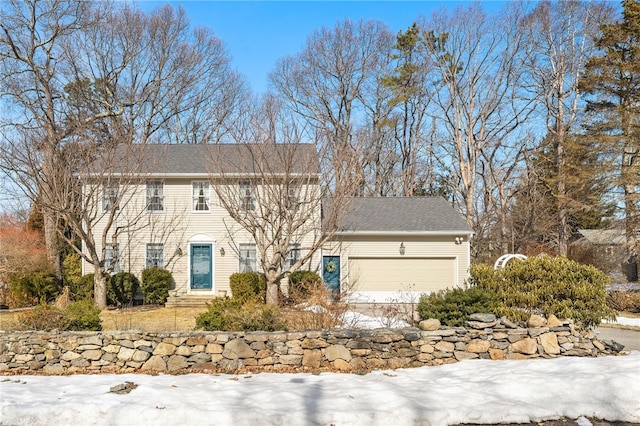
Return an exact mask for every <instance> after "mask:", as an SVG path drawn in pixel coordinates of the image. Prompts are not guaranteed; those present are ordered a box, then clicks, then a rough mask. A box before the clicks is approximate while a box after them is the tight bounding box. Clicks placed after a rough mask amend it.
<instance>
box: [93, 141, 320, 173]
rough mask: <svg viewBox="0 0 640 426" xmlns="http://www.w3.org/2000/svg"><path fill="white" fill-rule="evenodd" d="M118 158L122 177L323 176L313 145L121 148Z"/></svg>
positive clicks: (185, 145) (117, 170) (150, 146)
mask: <svg viewBox="0 0 640 426" xmlns="http://www.w3.org/2000/svg"><path fill="white" fill-rule="evenodd" d="M115 157H116V158H118V160H117V161H114V164H115V165H116V167H115V169H116V170H115V172H120V173H131V171H132V170H133V171H137V172H139V173H141V174H160V175H175V174H253V173H256V174H263V173H267V174H268V173H305V174H317V173H320V163H319V159H318V154H317V152H316V149H315V146H314V145H312V144H216V145H206V144H184V145H169V144H144V145H143V144H138V145H122V146H121V147H120V149H119V152H118V153H116V156H115ZM98 167H99V166H98ZM100 171H102V170H100Z"/></svg>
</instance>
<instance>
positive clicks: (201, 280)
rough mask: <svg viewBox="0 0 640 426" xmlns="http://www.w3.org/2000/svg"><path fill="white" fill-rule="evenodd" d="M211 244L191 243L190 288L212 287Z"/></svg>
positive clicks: (205, 288)
mask: <svg viewBox="0 0 640 426" xmlns="http://www.w3.org/2000/svg"><path fill="white" fill-rule="evenodd" d="M211 253H212V250H211V244H191V290H208V291H211V289H212V288H213V281H212V278H213V274H212V273H211V269H212V268H211V266H212V259H211Z"/></svg>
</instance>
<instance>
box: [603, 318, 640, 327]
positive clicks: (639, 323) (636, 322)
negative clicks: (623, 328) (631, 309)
mask: <svg viewBox="0 0 640 426" xmlns="http://www.w3.org/2000/svg"><path fill="white" fill-rule="evenodd" d="M602 323H603V324H620V325H627V326H633V327H640V318H629V317H621V316H618V317H617V318H616V320H615V321H607V320H602Z"/></svg>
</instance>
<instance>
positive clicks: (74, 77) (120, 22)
mask: <svg viewBox="0 0 640 426" xmlns="http://www.w3.org/2000/svg"><path fill="white" fill-rule="evenodd" d="M0 7H1V9H0V10H1V11H2V19H1V20H0V58H1V59H2V61H1V65H0V66H1V68H0V99H1V102H2V103H3V107H6V110H7V114H5V115H3V117H2V121H1V122H0V129H1V132H2V133H1V135H0V136H1V139H0V142H1V143H2V154H0V167H1V169H2V171H3V172H4V174H5V176H7V177H8V178H9V179H11V180H12V182H13V183H14V187H15V188H17V189H18V190H20V191H21V192H22V193H23V194H24V195H25V196H26V197H28V198H29V199H30V200H31V201H32V203H34V204H38V205H39V206H40V207H41V208H42V210H43V213H44V220H45V236H46V242H47V247H48V251H49V258H50V260H51V262H52V264H53V265H54V266H55V267H56V269H57V270H58V273H59V271H60V259H59V248H58V238H59V237H60V236H61V233H60V232H59V230H58V227H57V223H58V220H59V219H61V218H63V219H64V220H65V221H71V223H72V224H73V225H72V226H74V227H75V228H77V229H76V231H77V232H78V235H80V236H81V238H82V240H83V244H84V245H85V247H86V248H87V249H88V251H89V253H91V252H92V250H93V249H92V247H98V245H96V244H95V241H94V236H93V235H92V228H91V227H90V226H88V224H89V223H92V222H93V221H95V220H97V217H96V216H95V215H96V214H97V213H96V211H97V210H96V209H95V208H92V207H96V206H89V205H87V204H86V203H88V202H89V201H88V198H87V197H81V196H80V192H79V191H80V189H79V187H78V185H79V183H78V181H77V177H78V176H81V175H83V173H88V172H89V170H91V169H90V168H89V164H94V163H95V164H101V166H100V167H107V166H109V165H110V166H113V165H114V164H113V162H112V161H113V160H114V158H115V157H114V156H115V155H116V153H117V152H119V151H117V149H116V147H117V145H120V144H133V143H145V142H147V141H153V140H156V141H162V142H194V139H193V138H196V141H198V142H216V141H218V140H220V139H221V138H223V137H224V135H225V134H226V132H227V130H228V126H227V123H229V121H232V120H233V115H234V112H233V111H234V107H235V106H236V104H237V102H239V101H240V100H241V99H243V90H244V89H243V85H242V82H241V80H240V79H239V77H238V76H237V74H235V73H234V72H232V71H231V70H230V69H229V58H228V56H227V54H226V52H225V51H224V48H223V46H222V43H221V42H220V40H219V39H217V38H216V37H215V36H213V35H212V34H211V33H210V32H208V31H207V30H204V29H196V30H195V31H194V32H193V33H191V32H190V30H189V23H188V20H187V19H186V16H185V14H184V11H183V10H181V9H180V10H178V11H177V12H176V11H175V10H174V9H173V8H172V7H170V6H165V7H163V8H161V9H158V10H156V11H153V12H151V13H150V14H148V15H147V14H144V13H142V12H139V11H136V10H134V9H132V8H130V7H129V6H127V5H120V4H112V3H106V2H100V3H92V2H76V1H66V0H55V1H47V2H40V1H37V0H30V1H28V2H23V1H17V0H15V1H11V2H3V3H2V4H1V5H0ZM132 158H137V157H135V156H133V157H132ZM127 164H129V165H130V166H131V170H129V171H126V173H129V172H131V173H132V172H134V171H135V170H136V169H137V168H138V165H137V164H132V163H131V162H128V163H127ZM94 167H95V166H94ZM105 173H106V176H111V174H109V173H108V170H105ZM109 179H110V178H108V179H107V180H109ZM125 184H126V182H125ZM101 185H102V184H99V185H96V188H98V187H99V188H102V186H101ZM125 186H127V185H125ZM96 191H97V189H96ZM93 195H95V194H93ZM74 196H75V197H74ZM123 196H124V195H123ZM138 207H140V206H138ZM141 208H142V211H144V206H142V207H141ZM98 210H99V209H98ZM121 212H122V210H119V211H111V212H109V213H108V215H107V216H109V217H111V219H110V220H114V219H115V217H117V216H118V215H120V213H121ZM85 215H92V216H91V217H83V216H85ZM133 216H134V217H136V215H133ZM107 228H109V227H107ZM112 231H113V232H116V233H117V229H112ZM103 237H104V236H103ZM102 247H105V246H104V245H102ZM93 251H94V253H91V254H90V255H89V256H88V257H89V258H88V259H86V260H88V261H90V262H91V263H92V264H94V266H96V265H100V264H101V263H103V261H104V256H99V255H98V254H97V253H96V252H95V250H93ZM103 254H104V253H103ZM107 272H108V271H102V272H99V273H96V282H95V287H96V291H95V294H96V303H97V304H98V306H101V307H102V306H104V305H105V303H106V302H105V300H106V299H105V298H104V295H105V294H106V293H105V286H104V283H105V278H104V275H105V274H106V273H107Z"/></svg>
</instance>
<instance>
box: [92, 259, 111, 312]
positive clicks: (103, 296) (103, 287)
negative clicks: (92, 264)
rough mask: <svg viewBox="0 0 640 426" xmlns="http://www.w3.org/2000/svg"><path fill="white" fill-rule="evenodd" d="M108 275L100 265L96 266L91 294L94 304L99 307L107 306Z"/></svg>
mask: <svg viewBox="0 0 640 426" xmlns="http://www.w3.org/2000/svg"><path fill="white" fill-rule="evenodd" d="M108 278H109V277H108V275H107V274H106V273H105V272H104V269H103V268H102V267H97V268H96V272H95V274H94V276H93V295H94V301H95V303H96V306H97V307H98V308H100V309H105V308H106V307H107V279H108Z"/></svg>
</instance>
